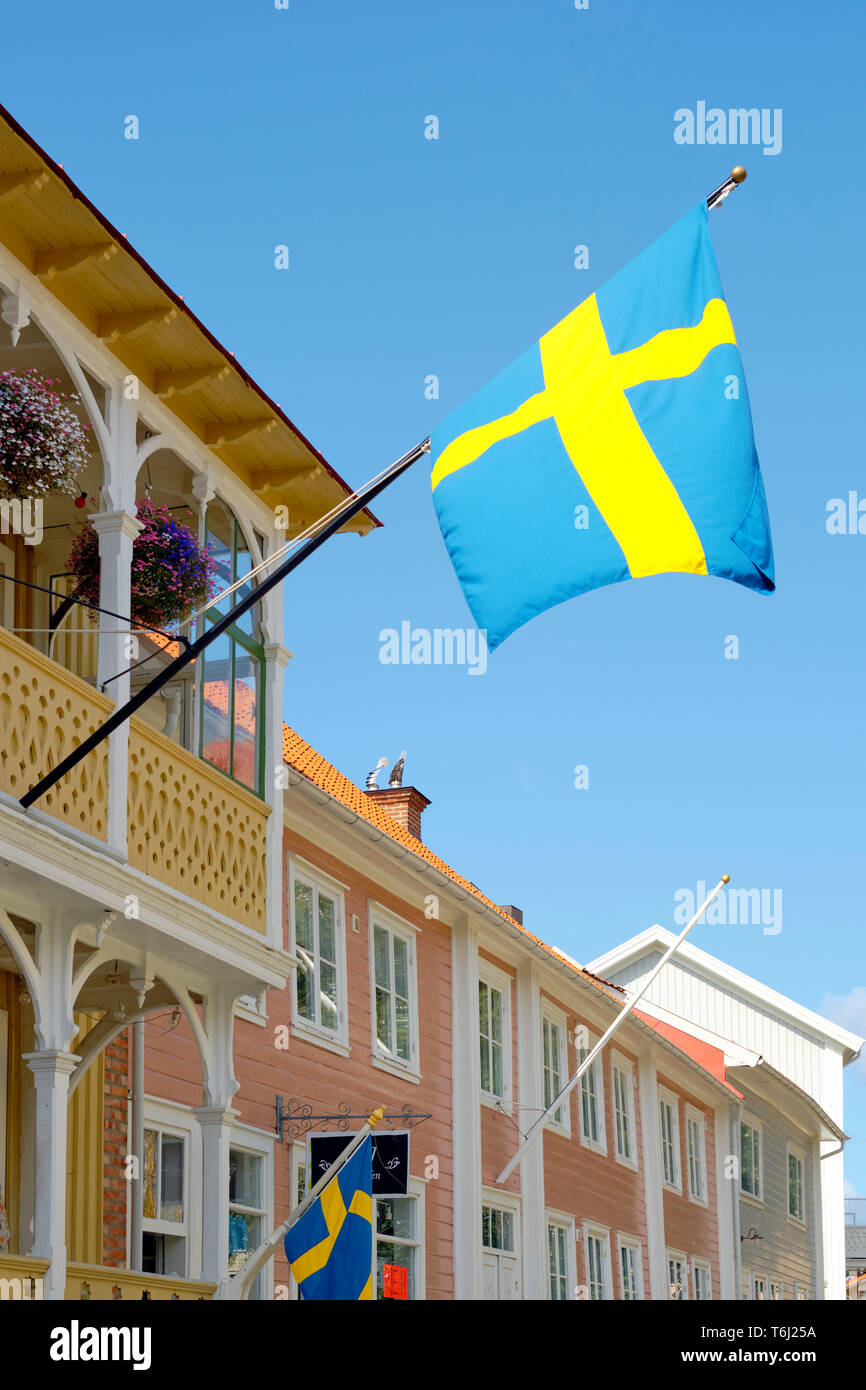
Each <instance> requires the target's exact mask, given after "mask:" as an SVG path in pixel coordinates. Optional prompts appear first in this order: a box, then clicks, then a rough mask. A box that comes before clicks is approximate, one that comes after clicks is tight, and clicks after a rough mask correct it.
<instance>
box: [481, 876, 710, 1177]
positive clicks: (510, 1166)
mask: <svg viewBox="0 0 866 1390" xmlns="http://www.w3.org/2000/svg"><path fill="white" fill-rule="evenodd" d="M730 881H731V876H730V874H722V876H721V878H720V879H719V881H718V883H717V884H716V886H715V888H714V889H713V891H712V892H711V893H709V894H708V895H707V897H706V898H705V899H704V901H703V902H702V903H701V905H700V907H699V908H698V910H697V912H696V913H695V915H694V916H693V917H692V918H691V919H690V921H688V922H687V923H686V925H685V927H684V928H683V930H682V931H681V932H680V934H679V936H678V937H677V939H676V941H674V942H672V943H671V945H670V946H669V947H668V949H667V950H666V951H665V953H664V955H663V956H662V958H661V960H660V961H659V963H658V965H657V966H656V968H655V969H654V970H653V971H652V973H651V974H650V975H649V977H648V979H647V980H646V982H645V983H644V984H643V985H642V986H641V988H640V989H639V990H638V992H637V994H636V995H635V996H634V998H633V999H631V1000H630V1001H629V1002H628V1004H626V1006H625V1008H624V1009H623V1010H622V1012H621V1013H619V1014H617V1016H616V1018H615V1019H614V1021H613V1023H612V1024H611V1025H610V1027H609V1028H608V1030H607V1032H606V1033H605V1034H604V1036H603V1037H601V1038H599V1040H598V1042H597V1043H596V1045H595V1047H594V1048H593V1049H592V1051H591V1052H590V1053H589V1054H588V1055H587V1056H586V1057H585V1058H584V1060H583V1061H582V1062H581V1064H580V1066H579V1067H578V1069H577V1071H576V1072H575V1073H574V1076H572V1077H571V1078H570V1079H569V1080H568V1081H567V1082H566V1083H565V1085H564V1086H563V1088H562V1090H561V1091H560V1092H559V1095H558V1096H557V1097H556V1098H555V1100H553V1101H551V1103H550V1105H548V1107H547V1109H546V1110H545V1112H544V1114H543V1115H539V1117H538V1119H537V1120H535V1121H534V1122H533V1124H532V1125H531V1126H530V1127H529V1129H528V1130H527V1133H526V1137H525V1139H524V1140H523V1143H522V1144H521V1145H520V1146H519V1147H518V1149H517V1152H516V1153H515V1154H514V1156H513V1157H512V1158H510V1159H509V1161H508V1163H506V1165H505V1167H504V1168H503V1170H502V1172H501V1173H500V1174H499V1177H498V1178H497V1179H496V1182H497V1184H502V1183H504V1182H507V1181H508V1179H509V1178H510V1177H511V1174H512V1173H513V1172H514V1170H515V1168H516V1167H517V1165H518V1163H519V1162H520V1160H521V1159H522V1158H523V1156H524V1155H525V1153H526V1152H527V1150H528V1149H530V1148H531V1147H532V1145H533V1144H535V1143H537V1141H538V1139H539V1138H540V1137H541V1134H542V1133H543V1131H544V1126H545V1124H546V1122H547V1121H548V1120H549V1119H550V1117H551V1115H554V1114H555V1113H556V1111H557V1110H558V1109H559V1107H560V1105H561V1104H562V1102H563V1101H564V1100H565V1097H566V1096H567V1095H570V1094H571V1092H572V1091H573V1090H574V1088H575V1086H576V1085H577V1083H578V1081H580V1079H581V1077H582V1076H583V1075H584V1073H585V1072H587V1071H588V1070H589V1068H590V1067H591V1066H592V1064H593V1062H594V1061H595V1059H596V1057H597V1056H598V1054H599V1053H600V1052H601V1050H602V1048H603V1047H604V1046H605V1044H606V1043H608V1042H609V1041H610V1039H611V1038H612V1037H613V1035H614V1033H615V1032H616V1031H617V1029H618V1028H621V1027H622V1024H623V1023H624V1022H625V1020H626V1018H627V1017H628V1015H629V1014H630V1013H631V1011H632V1009H633V1008H634V1006H635V1004H637V1003H638V1001H639V1000H641V999H642V998H643V996H644V995H645V994H646V992H647V990H648V989H649V987H650V985H651V984H652V982H653V980H654V979H655V978H656V976H657V975H658V974H659V973H660V971H661V970H663V969H664V967H665V966H666V965H667V963H668V961H669V960H670V958H671V956H672V955H673V954H674V952H675V951H676V950H677V949H678V948H679V947H680V946H681V945H682V944H683V942H684V941H685V939H686V937H687V936H688V934H689V932H690V931H691V929H692V927H693V926H694V925H695V923H696V922H697V921H698V918H699V917H701V915H702V914H703V913H704V912H705V911H706V910H707V908H708V907H709V905H710V903H711V902H712V901H713V899H714V898H716V897H718V895H719V893H721V891H722V889H723V888H724V887H725V885H726V884H728V883H730Z"/></svg>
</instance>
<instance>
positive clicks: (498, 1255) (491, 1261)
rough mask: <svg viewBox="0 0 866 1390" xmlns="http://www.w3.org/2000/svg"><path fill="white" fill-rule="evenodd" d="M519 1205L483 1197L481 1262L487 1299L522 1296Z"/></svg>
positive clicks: (517, 1297)
mask: <svg viewBox="0 0 866 1390" xmlns="http://www.w3.org/2000/svg"><path fill="white" fill-rule="evenodd" d="M517 1217H518V1208H517V1207H516V1206H506V1205H504V1204H502V1205H500V1204H498V1203H494V1202H489V1201H482V1206H481V1264H482V1275H483V1280H484V1297H485V1298H486V1299H519V1298H520V1265H519V1263H518V1258H517V1245H516V1238H517Z"/></svg>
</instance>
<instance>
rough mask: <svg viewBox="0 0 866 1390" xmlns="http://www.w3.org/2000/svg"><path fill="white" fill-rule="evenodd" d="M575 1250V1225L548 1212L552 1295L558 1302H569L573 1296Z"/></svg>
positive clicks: (548, 1247) (548, 1250) (548, 1246)
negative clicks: (573, 1256)
mask: <svg viewBox="0 0 866 1390" xmlns="http://www.w3.org/2000/svg"><path fill="white" fill-rule="evenodd" d="M573 1250H574V1225H573V1223H572V1222H571V1221H569V1220H568V1219H565V1218H559V1217H555V1216H551V1215H550V1214H548V1218H547V1257H548V1266H549V1272H550V1297H551V1299H553V1301H554V1302H556V1303H563V1302H568V1301H570V1300H571V1299H572V1297H573V1292H572V1286H573V1284H574V1282H575V1280H574V1273H573V1266H572V1251H573Z"/></svg>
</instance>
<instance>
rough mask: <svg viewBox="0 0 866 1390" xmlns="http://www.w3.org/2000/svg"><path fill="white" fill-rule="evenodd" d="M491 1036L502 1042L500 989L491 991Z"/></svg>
mask: <svg viewBox="0 0 866 1390" xmlns="http://www.w3.org/2000/svg"><path fill="white" fill-rule="evenodd" d="M490 1036H491V1038H495V1040H496V1041H497V1042H502V995H501V993H500V991H499V990H498V989H492V990H491V991H490Z"/></svg>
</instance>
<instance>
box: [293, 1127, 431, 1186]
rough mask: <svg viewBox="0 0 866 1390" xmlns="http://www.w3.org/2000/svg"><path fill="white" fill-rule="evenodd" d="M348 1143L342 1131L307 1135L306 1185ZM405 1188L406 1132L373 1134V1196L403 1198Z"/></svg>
mask: <svg viewBox="0 0 866 1390" xmlns="http://www.w3.org/2000/svg"><path fill="white" fill-rule="evenodd" d="M348 1142H349V1136H348V1135H346V1134H311V1135H310V1168H311V1176H310V1186H311V1187H314V1186H315V1184H316V1183H317V1182H318V1181H319V1179H320V1178H321V1177H322V1176H323V1174H325V1173H326V1172H327V1171H328V1169H329V1168H330V1166H331V1164H332V1163H336V1161H337V1159H338V1158H339V1157H340V1154H341V1153H342V1152H343V1150H344V1149H345V1147H346V1145H347V1144H348ZM408 1191H409V1135H408V1134H405V1133H404V1134H387V1133H383V1134H374V1135H373V1196H374V1197H405V1196H406V1193H407V1192H408Z"/></svg>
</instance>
